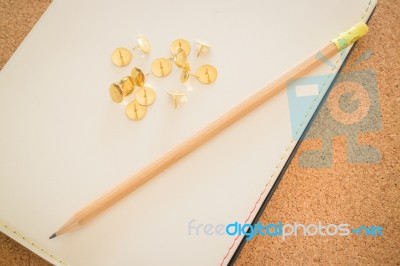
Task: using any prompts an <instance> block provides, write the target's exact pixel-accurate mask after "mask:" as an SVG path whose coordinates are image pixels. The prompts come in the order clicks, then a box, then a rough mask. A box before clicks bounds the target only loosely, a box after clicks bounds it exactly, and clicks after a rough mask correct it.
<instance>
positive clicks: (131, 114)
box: [125, 101, 146, 121]
mask: <svg viewBox="0 0 400 266" xmlns="http://www.w3.org/2000/svg"><path fill="white" fill-rule="evenodd" d="M125 114H126V116H127V117H128V118H129V119H131V120H134V121H138V120H141V119H142V118H143V117H144V116H145V115H146V106H143V105H140V104H139V103H137V102H136V101H132V102H130V103H129V104H128V105H127V106H126V108H125Z"/></svg>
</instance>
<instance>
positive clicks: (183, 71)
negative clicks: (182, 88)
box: [181, 63, 198, 83]
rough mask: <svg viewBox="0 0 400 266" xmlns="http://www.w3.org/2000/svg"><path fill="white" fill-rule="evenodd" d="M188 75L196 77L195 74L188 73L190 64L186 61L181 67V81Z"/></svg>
mask: <svg viewBox="0 0 400 266" xmlns="http://www.w3.org/2000/svg"><path fill="white" fill-rule="evenodd" d="M190 76H194V77H196V78H198V77H197V76H196V75H193V74H192V73H190V65H189V63H186V64H185V65H184V66H183V67H182V72H181V82H182V83H185V82H186V81H187V80H188V79H189V77H190Z"/></svg>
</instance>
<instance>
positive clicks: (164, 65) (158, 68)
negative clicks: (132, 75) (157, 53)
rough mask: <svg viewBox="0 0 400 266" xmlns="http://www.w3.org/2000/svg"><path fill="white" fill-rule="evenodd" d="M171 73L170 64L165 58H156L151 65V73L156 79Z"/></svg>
mask: <svg viewBox="0 0 400 266" xmlns="http://www.w3.org/2000/svg"><path fill="white" fill-rule="evenodd" d="M171 71H172V65H171V62H170V61H169V60H168V59H166V58H157V59H156V60H154V61H153V63H152V64H151V72H153V74H154V75H155V76H157V77H166V76H168V75H169V74H170V73H171Z"/></svg>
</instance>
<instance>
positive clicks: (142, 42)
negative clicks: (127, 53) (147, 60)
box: [132, 35, 151, 54]
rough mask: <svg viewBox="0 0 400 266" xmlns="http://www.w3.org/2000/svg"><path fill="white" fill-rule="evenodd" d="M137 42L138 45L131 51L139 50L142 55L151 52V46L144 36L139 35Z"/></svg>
mask: <svg viewBox="0 0 400 266" xmlns="http://www.w3.org/2000/svg"><path fill="white" fill-rule="evenodd" d="M137 41H138V45H136V46H135V47H133V48H132V50H133V51H134V50H136V49H138V48H139V49H140V50H141V51H142V52H143V53H144V54H149V53H150V52H151V44H150V42H149V40H148V39H147V38H146V37H145V36H143V35H139V37H138V39H137Z"/></svg>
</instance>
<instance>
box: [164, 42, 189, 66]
mask: <svg viewBox="0 0 400 266" xmlns="http://www.w3.org/2000/svg"><path fill="white" fill-rule="evenodd" d="M168 59H169V60H174V62H175V65H176V66H177V67H179V68H182V67H183V66H184V65H185V64H186V61H187V54H186V52H185V50H183V48H180V47H178V48H176V50H175V52H174V53H173V57H171V58H168Z"/></svg>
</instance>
